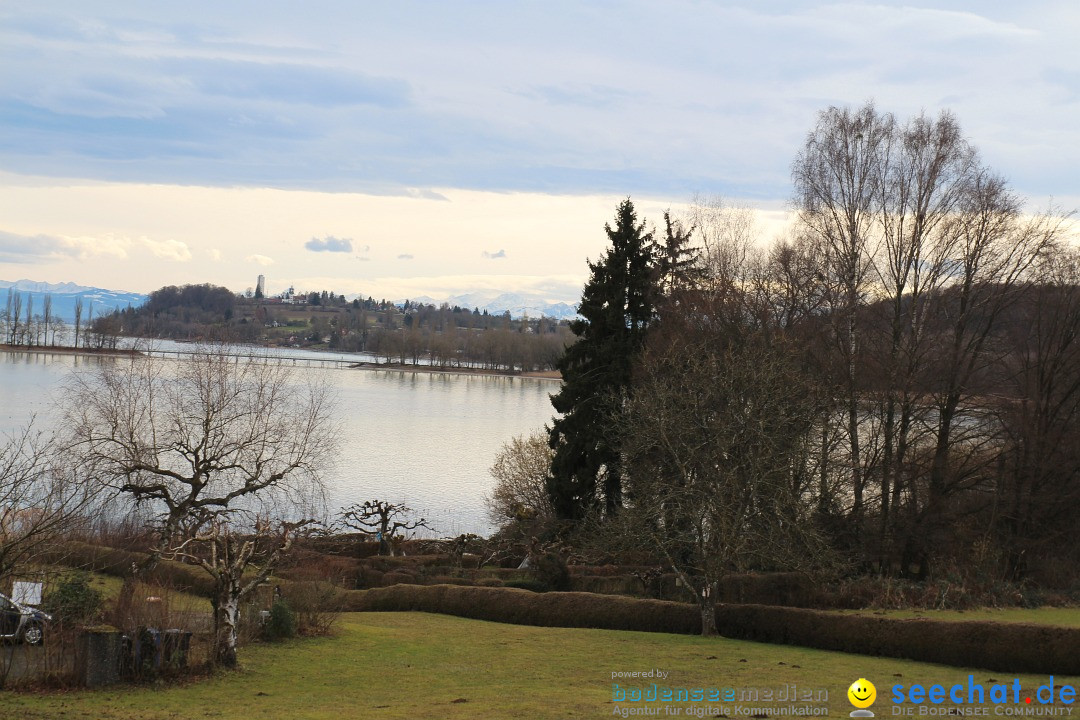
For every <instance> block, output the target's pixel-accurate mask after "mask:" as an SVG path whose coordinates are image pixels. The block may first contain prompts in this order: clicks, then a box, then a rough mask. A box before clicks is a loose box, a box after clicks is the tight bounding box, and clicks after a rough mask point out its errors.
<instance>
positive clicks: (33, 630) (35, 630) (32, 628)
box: [22, 623, 45, 645]
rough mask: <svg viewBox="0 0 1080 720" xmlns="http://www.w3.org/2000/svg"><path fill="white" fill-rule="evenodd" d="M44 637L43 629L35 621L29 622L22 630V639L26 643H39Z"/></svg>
mask: <svg viewBox="0 0 1080 720" xmlns="http://www.w3.org/2000/svg"><path fill="white" fill-rule="evenodd" d="M44 639H45V631H44V630H42V629H41V626H40V625H38V624H37V623H31V624H29V625H27V626H26V629H24V630H23V634H22V640H23V642H24V643H26V644H27V645H40V644H41V642H42V640H44Z"/></svg>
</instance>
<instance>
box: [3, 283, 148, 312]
mask: <svg viewBox="0 0 1080 720" xmlns="http://www.w3.org/2000/svg"><path fill="white" fill-rule="evenodd" d="M12 292H14V293H18V294H21V295H22V296H23V297H24V298H25V297H26V296H27V295H29V296H31V297H33V299H34V313H35V314H37V313H40V312H41V308H42V305H41V303H42V300H43V298H44V297H45V295H47V294H48V295H51V296H52V311H53V314H54V315H57V316H59V317H61V318H63V319H64V321H65V322H74V321H75V301H76V299H78V298H82V301H83V322H85V321H86V319H87V318H88V317H89V313H90V304H91V303H93V308H94V316H95V317H97V316H100V315H104V314H107V313H110V312H112V311H113V310H116V309H121V310H122V309H124V308H126V307H127V306H128V305H131V306H132V307H138V306H139V305H142V304H143V303H144V302H146V299H147V296H146V295H143V294H142V293H133V292H122V291H119V290H106V289H104V288H96V287H87V286H86V285H76V284H75V283H70V282H65V283H47V282H36V281H34V280H15V281H14V282H12V281H9V280H0V310H2V309H3V308H4V307H6V304H7V295H8V293H12ZM23 302H24V303H25V302H26V301H25V300H24V301H23ZM24 308H25V305H24Z"/></svg>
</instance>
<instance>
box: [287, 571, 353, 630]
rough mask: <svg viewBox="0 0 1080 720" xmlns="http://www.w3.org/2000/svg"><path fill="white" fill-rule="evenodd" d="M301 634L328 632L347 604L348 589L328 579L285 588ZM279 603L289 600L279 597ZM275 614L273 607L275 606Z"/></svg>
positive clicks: (289, 605) (289, 585) (295, 583)
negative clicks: (329, 581) (326, 581)
mask: <svg viewBox="0 0 1080 720" xmlns="http://www.w3.org/2000/svg"><path fill="white" fill-rule="evenodd" d="M285 592H286V595H287V596H288V598H289V602H288V605H287V606H286V607H288V608H289V609H291V610H292V612H293V615H294V616H295V619H296V632H297V633H299V634H301V635H328V634H330V629H331V628H332V627H333V625H334V623H335V622H337V620H338V618H339V617H341V610H342V608H343V607H344V605H345V591H344V590H341V589H340V588H337V587H335V586H333V585H331V584H330V583H325V582H293V583H289V584H288V585H287V586H286V589H285ZM274 604H275V605H278V604H281V605H284V604H285V603H284V602H282V601H281V600H278V601H277V602H275V603H274ZM271 617H273V608H271Z"/></svg>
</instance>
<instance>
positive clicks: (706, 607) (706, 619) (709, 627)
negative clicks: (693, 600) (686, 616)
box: [698, 593, 720, 637]
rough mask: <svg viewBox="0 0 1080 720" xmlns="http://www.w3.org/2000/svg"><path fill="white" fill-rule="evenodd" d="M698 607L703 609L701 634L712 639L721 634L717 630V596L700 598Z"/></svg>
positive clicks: (711, 595)
mask: <svg viewBox="0 0 1080 720" xmlns="http://www.w3.org/2000/svg"><path fill="white" fill-rule="evenodd" d="M698 606H699V607H700V608H701V634H702V635H703V636H705V637H712V636H715V635H719V634H720V633H719V632H718V631H717V629H716V596H715V593H709V594H708V595H707V596H705V597H702V598H698Z"/></svg>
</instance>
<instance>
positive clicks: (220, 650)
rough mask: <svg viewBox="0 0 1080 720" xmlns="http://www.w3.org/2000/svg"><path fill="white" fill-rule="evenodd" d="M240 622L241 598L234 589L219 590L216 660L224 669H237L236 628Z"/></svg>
mask: <svg viewBox="0 0 1080 720" xmlns="http://www.w3.org/2000/svg"><path fill="white" fill-rule="evenodd" d="M239 620H240V601H239V598H237V597H236V595H235V594H234V593H233V592H232V588H224V589H219V590H218V596H217V603H215V608H214V660H215V662H216V663H217V664H218V665H221V666H222V667H227V668H234V667H236V628H237V625H238V624H239Z"/></svg>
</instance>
